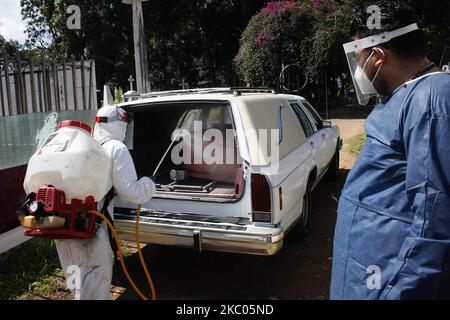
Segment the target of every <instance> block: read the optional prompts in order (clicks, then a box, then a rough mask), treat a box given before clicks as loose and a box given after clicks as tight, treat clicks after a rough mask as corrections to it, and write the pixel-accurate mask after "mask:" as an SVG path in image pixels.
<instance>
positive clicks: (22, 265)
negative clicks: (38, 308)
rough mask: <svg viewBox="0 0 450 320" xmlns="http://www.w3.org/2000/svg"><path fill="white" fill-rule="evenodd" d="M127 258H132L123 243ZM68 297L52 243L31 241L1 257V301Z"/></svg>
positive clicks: (49, 241) (48, 241) (43, 240)
mask: <svg viewBox="0 0 450 320" xmlns="http://www.w3.org/2000/svg"><path fill="white" fill-rule="evenodd" d="M122 250H123V251H124V256H129V255H132V254H133V253H132V252H130V250H129V249H127V248H126V247H125V244H124V242H122ZM67 294H69V291H68V290H67V289H66V283H65V279H64V274H63V272H62V270H61V265H60V263H59V259H58V254H57V252H56V245H55V242H54V241H53V240H47V239H39V238H36V239H32V240H29V241H27V242H25V243H23V244H21V245H20V246H18V247H16V248H14V249H11V250H9V251H7V252H5V253H3V254H1V255H0V300H39V299H48V298H49V299H61V298H63V297H64V296H66V295H67Z"/></svg>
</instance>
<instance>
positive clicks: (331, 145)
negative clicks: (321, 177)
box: [300, 100, 337, 164]
mask: <svg viewBox="0 0 450 320" xmlns="http://www.w3.org/2000/svg"><path fill="white" fill-rule="evenodd" d="M300 102H301V103H302V105H303V106H304V109H305V110H306V111H307V113H308V115H309V117H310V119H311V121H312V122H313V125H314V126H315V127H316V128H317V130H318V131H319V132H320V135H321V136H322V138H323V140H324V143H323V148H324V150H323V154H324V156H325V158H326V159H328V164H329V163H330V162H331V160H332V159H333V157H334V154H335V153H336V147H337V141H336V139H335V138H337V137H336V133H335V129H334V128H333V127H331V126H330V127H324V125H323V119H322V118H321V117H320V115H319V114H318V113H317V111H316V110H315V109H314V108H313V107H312V106H311V104H310V103H309V102H308V101H306V100H304V101H300Z"/></svg>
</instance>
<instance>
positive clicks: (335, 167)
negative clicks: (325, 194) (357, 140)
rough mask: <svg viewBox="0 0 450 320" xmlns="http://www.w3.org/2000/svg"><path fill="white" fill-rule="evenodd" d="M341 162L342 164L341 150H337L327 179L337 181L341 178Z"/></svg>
mask: <svg viewBox="0 0 450 320" xmlns="http://www.w3.org/2000/svg"><path fill="white" fill-rule="evenodd" d="M340 162H341V151H340V150H339V148H337V149H336V153H335V154H334V156H333V160H332V161H331V164H330V167H329V168H328V172H327V179H328V180H330V181H335V180H337V178H338V177H339V171H340Z"/></svg>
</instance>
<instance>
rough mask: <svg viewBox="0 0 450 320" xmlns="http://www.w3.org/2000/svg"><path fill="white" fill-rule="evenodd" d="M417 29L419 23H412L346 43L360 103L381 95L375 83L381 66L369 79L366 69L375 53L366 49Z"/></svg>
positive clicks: (345, 47) (345, 48) (348, 59)
mask: <svg viewBox="0 0 450 320" xmlns="http://www.w3.org/2000/svg"><path fill="white" fill-rule="evenodd" d="M416 30H419V27H418V26H417V24H411V25H409V26H406V27H404V28H400V29H397V30H394V31H391V32H385V33H381V34H378V35H374V36H370V37H367V38H364V39H359V40H356V41H352V42H349V43H346V44H344V50H345V55H346V57H347V61H348V65H349V68H350V74H351V76H352V79H353V84H354V86H355V92H356V96H357V97H358V102H359V104H360V105H362V106H366V105H367V104H368V103H369V100H370V98H372V97H377V96H379V94H378V92H377V90H376V89H375V87H374V86H373V83H374V82H375V80H376V78H377V77H378V74H379V72H380V71H381V67H380V68H379V69H378V70H377V72H376V74H375V75H374V77H373V78H372V79H369V77H368V76H367V73H366V70H367V65H368V63H369V61H370V59H371V57H372V54H373V53H367V50H366V49H369V48H373V47H376V46H378V45H380V44H382V43H386V42H389V41H391V40H392V39H394V38H397V37H400V36H402V35H405V34H407V33H410V32H413V31H416Z"/></svg>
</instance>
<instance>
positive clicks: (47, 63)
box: [0, 49, 98, 117]
mask: <svg viewBox="0 0 450 320" xmlns="http://www.w3.org/2000/svg"><path fill="white" fill-rule="evenodd" d="M1 58H2V59H1V61H2V63H1V74H0V116H3V117H4V116H9V115H20V114H28V113H36V112H48V111H71V110H97V108H98V106H97V86H96V77H95V61H94V60H84V59H83V58H81V59H80V60H79V61H75V60H74V59H71V60H66V58H65V57H62V56H57V55H55V54H52V55H50V56H48V55H46V54H44V53H43V52H41V54H40V57H38V58H37V57H34V58H27V59H26V60H25V61H24V60H23V59H22V58H21V57H20V55H19V53H18V52H17V53H16V55H15V56H14V57H10V56H8V55H7V53H6V50H5V49H3V50H2V53H1Z"/></svg>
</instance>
